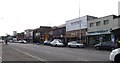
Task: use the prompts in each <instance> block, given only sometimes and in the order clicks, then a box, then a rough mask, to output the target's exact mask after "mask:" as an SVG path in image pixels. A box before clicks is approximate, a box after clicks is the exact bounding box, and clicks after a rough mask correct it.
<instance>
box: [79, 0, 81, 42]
mask: <svg viewBox="0 0 120 63" xmlns="http://www.w3.org/2000/svg"><path fill="white" fill-rule="evenodd" d="M79 28H80V29H79V38H80V42H81V19H80V1H79Z"/></svg>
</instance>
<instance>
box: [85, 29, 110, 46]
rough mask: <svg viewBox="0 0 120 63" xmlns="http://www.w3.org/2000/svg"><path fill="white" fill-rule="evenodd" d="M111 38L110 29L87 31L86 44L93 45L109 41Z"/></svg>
mask: <svg viewBox="0 0 120 63" xmlns="http://www.w3.org/2000/svg"><path fill="white" fill-rule="evenodd" d="M111 40H112V34H111V32H110V30H100V31H93V32H87V45H88V46H93V45H95V44H98V43H100V42H110V41H111Z"/></svg>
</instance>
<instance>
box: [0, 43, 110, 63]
mask: <svg viewBox="0 0 120 63" xmlns="http://www.w3.org/2000/svg"><path fill="white" fill-rule="evenodd" d="M110 52H111V51H102V50H95V49H90V48H66V47H51V46H44V45H36V44H19V43H9V45H5V44H3V45H2V61H47V62H55V61H68V62H69V61H71V62H72V61H73V62H77V61H78V62H79V61H83V62H92V63H93V62H97V63H99V62H102V63H103V62H106V63H110V61H109V54H110ZM73 62H72V63H73ZM83 62H82V63H83ZM62 63H63V62H62Z"/></svg>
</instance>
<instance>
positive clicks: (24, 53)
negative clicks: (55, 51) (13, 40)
mask: <svg viewBox="0 0 120 63" xmlns="http://www.w3.org/2000/svg"><path fill="white" fill-rule="evenodd" d="M14 49H15V48H14ZM15 50H17V51H19V52H21V53H24V54H26V55H28V56H30V57H33V58H35V59H37V60H40V61H47V60H46V59H41V58H38V57H36V56H33V55H31V54H29V53H26V52H24V51H21V50H19V49H15Z"/></svg>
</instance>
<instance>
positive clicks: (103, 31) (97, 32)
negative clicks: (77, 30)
mask: <svg viewBox="0 0 120 63" xmlns="http://www.w3.org/2000/svg"><path fill="white" fill-rule="evenodd" d="M110 33H111V32H110V30H100V31H93V32H87V33H86V35H101V34H110Z"/></svg>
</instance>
